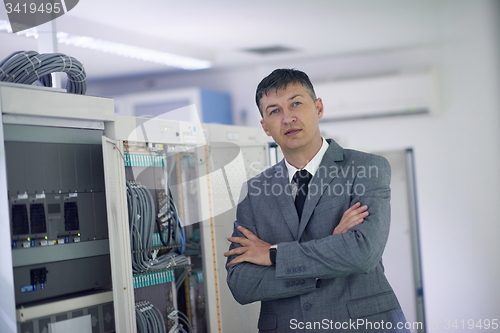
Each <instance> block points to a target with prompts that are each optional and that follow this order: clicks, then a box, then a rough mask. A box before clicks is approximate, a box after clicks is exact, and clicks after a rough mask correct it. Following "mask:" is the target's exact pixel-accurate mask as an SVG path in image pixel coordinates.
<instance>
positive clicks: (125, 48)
mask: <svg viewBox="0 0 500 333" xmlns="http://www.w3.org/2000/svg"><path fill="white" fill-rule="evenodd" d="M0 32H8V33H12V29H11V27H10V24H9V22H7V21H3V20H0ZM17 35H24V36H26V37H33V38H38V33H37V30H36V29H35V28H31V29H28V30H24V31H21V32H18V33H17ZM57 41H58V42H59V43H60V44H66V45H71V46H75V47H80V48H84V49H90V50H94V51H99V52H104V53H109V54H115V55H118V56H122V57H127V58H132V59H138V60H142V61H148V62H153V63H156V64H161V65H165V66H171V67H177V68H182V69H186V70H196V69H205V68H210V67H211V63H210V61H207V60H200V59H195V58H191V57H185V56H180V55H176V54H172V53H168V52H160V51H155V50H151V49H146V48H143V47H137V46H132V45H126V44H122V43H116V42H110V41H105V40H102V39H97V38H92V37H87V36H77V35H70V34H68V33H65V32H58V33H57Z"/></svg>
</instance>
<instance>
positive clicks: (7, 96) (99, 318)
mask: <svg viewBox="0 0 500 333" xmlns="http://www.w3.org/2000/svg"><path fill="white" fill-rule="evenodd" d="M0 110H1V112H2V126H1V134H2V135H1V138H0V141H1V145H0V146H1V148H0V149H1V154H0V159H1V161H0V170H1V172H0V177H1V182H0V187H1V188H0V192H1V194H0V195H1V199H2V201H1V205H2V213H1V214H2V223H1V230H2V231H3V232H2V235H1V236H0V237H2V239H1V240H2V242H1V243H2V246H3V248H2V249H1V250H2V251H1V252H2V263H3V265H2V276H3V277H4V279H5V283H4V284H3V286H4V287H2V297H1V299H2V300H1V301H0V302H1V303H0V304H1V308H2V311H3V313H5V314H6V316H2V320H3V321H5V323H3V324H4V325H2V329H4V328H5V329H6V330H7V331H9V332H16V331H19V332H21V331H22V332H33V333H36V332H42V331H45V330H48V327H49V326H51V325H54V327H56V326H57V323H58V322H61V321H63V320H68V319H72V318H77V317H82V316H89V318H92V321H93V332H102V333H104V332H113V331H114V330H115V327H114V311H113V303H112V300H113V298H112V292H111V288H112V278H111V269H110V251H109V234H108V217H107V213H106V199H105V184H104V174H103V172H104V169H103V158H102V156H103V155H102V143H101V137H102V134H103V130H104V121H110V120H113V119H114V111H113V101H112V100H110V99H105V98H97V97H89V96H81V95H74V94H67V93H65V92H63V91H60V90H54V89H48V88H43V87H32V86H24V85H17V84H8V83H2V84H0Z"/></svg>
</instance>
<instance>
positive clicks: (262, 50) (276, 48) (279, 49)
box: [243, 45, 297, 55]
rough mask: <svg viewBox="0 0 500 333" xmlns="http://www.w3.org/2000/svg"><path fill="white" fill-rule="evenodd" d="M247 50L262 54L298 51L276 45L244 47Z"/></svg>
mask: <svg viewBox="0 0 500 333" xmlns="http://www.w3.org/2000/svg"><path fill="white" fill-rule="evenodd" d="M243 51H245V52H250V53H255V54H260V55H273V54H278V53H280V54H282V53H290V52H296V51H297V50H296V49H292V48H289V47H285V46H280V45H275V46H265V47H256V48H251V49H244V50H243Z"/></svg>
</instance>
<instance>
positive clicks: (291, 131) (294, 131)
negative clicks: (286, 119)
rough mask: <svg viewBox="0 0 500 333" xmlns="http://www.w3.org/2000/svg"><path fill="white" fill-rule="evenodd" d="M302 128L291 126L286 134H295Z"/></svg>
mask: <svg viewBox="0 0 500 333" xmlns="http://www.w3.org/2000/svg"><path fill="white" fill-rule="evenodd" d="M300 131H301V129H298V128H291V129H289V130H288V131H286V132H285V135H294V134H296V133H298V132H300Z"/></svg>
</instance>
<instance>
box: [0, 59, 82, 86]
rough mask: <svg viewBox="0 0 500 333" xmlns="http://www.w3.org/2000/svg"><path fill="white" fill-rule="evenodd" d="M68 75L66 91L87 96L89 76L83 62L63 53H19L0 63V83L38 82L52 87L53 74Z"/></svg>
mask: <svg viewBox="0 0 500 333" xmlns="http://www.w3.org/2000/svg"><path fill="white" fill-rule="evenodd" d="M56 72H63V73H66V74H67V77H68V81H67V82H66V91H67V92H69V93H74V94H80V95H85V92H86V90H87V82H86V80H87V76H86V74H85V69H84V68H83V65H82V63H81V62H79V61H78V60H76V59H75V58H73V57H70V56H67V55H65V54H62V53H44V54H39V53H38V52H35V51H17V52H14V53H12V54H11V55H9V56H8V57H7V58H5V59H4V60H2V61H1V62H0V81H3V82H13V83H22V84H33V83H34V82H36V81H37V80H38V81H40V82H41V83H42V84H43V85H44V86H48V87H50V86H52V77H51V75H50V74H51V73H56Z"/></svg>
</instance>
